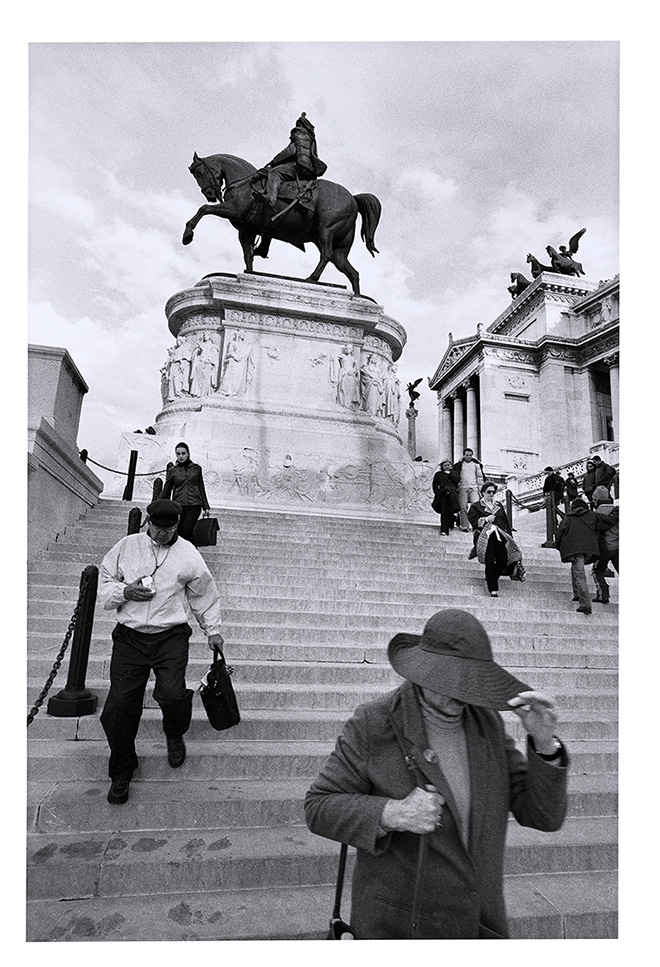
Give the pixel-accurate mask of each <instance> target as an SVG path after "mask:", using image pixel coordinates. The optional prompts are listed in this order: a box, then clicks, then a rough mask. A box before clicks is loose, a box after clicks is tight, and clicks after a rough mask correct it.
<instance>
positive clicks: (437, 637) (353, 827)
mask: <svg viewBox="0 0 660 967" xmlns="http://www.w3.org/2000/svg"><path fill="white" fill-rule="evenodd" d="M388 655H389V660H390V663H391V664H392V667H393V668H394V670H395V671H397V672H398V673H399V675H401V676H402V677H403V678H404V679H406V680H405V681H404V682H403V683H402V684H401V685H400V686H399V687H398V688H396V689H395V690H394V691H393V692H390V693H388V694H386V695H384V696H382V697H381V698H378V699H376V700H375V701H372V702H369V703H367V704H365V705H362V706H360V707H359V708H358V709H357V710H356V712H355V714H354V715H353V717H352V718H351V719H350V720H349V721H348V722H347V724H346V726H345V727H344V731H343V732H342V734H341V735H340V737H339V739H338V740H337V744H336V746H335V750H334V752H333V753H332V755H331V756H330V758H329V759H328V760H327V762H326V764H325V766H324V767H323V769H322V770H321V772H320V774H319V776H318V778H317V779H316V780H315V782H314V783H313V785H312V787H311V788H310V790H309V791H308V793H307V796H306V798H305V816H306V820H307V825H308V826H309V828H310V829H311V831H312V832H313V833H317V834H318V835H320V836H326V837H328V838H329V839H334V840H338V841H339V842H342V843H348V844H349V845H352V846H355V847H356V848H357V860H356V864H355V870H354V873H353V893H352V910H351V918H350V919H351V927H352V929H353V931H354V933H355V936H356V938H357V939H359V940H394V939H407V938H409V937H413V938H420V939H444V940H463V939H465V940H467V939H501V938H506V937H508V930H507V921H506V912H505V906H504V897H503V866H504V847H505V837H506V828H507V819H508V814H509V810H510V811H511V812H513V814H514V816H515V818H516V819H517V820H518V822H519V823H520V824H521V825H523V826H531V827H533V828H535V829H540V830H545V831H549V832H551V831H553V830H557V829H559V828H560V826H561V825H562V822H563V820H564V816H565V813H566V773H567V767H568V756H567V754H566V751H565V749H564V746H563V745H562V743H561V742H560V741H559V740H558V739H557V738H556V736H555V734H554V733H555V729H556V722H557V715H556V713H555V711H554V704H553V702H552V700H551V699H549V698H547V697H546V696H544V695H542V694H541V693H540V692H535V691H532V690H531V689H530V688H529V686H528V685H526V684H525V683H524V682H521V681H519V680H518V679H517V678H514V676H513V675H511V674H509V672H507V671H505V669H504V668H502V667H501V666H500V665H497V664H496V663H495V662H494V661H493V655H492V651H491V646H490V641H489V639H488V635H487V633H486V630H485V628H484V627H483V625H482V624H481V623H480V622H479V621H478V620H477V618H475V617H474V615H472V614H470V613H469V612H467V611H462V610H459V609H455V608H451V609H447V610H445V611H439V612H438V613H437V614H435V615H433V617H431V618H430V619H429V620H428V622H427V623H426V626H425V628H424V631H423V633H422V634H421V635H412V634H398V635H395V637H394V638H393V639H392V641H391V642H390V644H389V651H388ZM505 709H513V710H514V711H515V712H516V713H517V714H518V715H519V716H520V719H521V721H522V723H523V725H524V727H525V730H526V731H527V733H528V736H527V755H526V756H523V755H522V753H520V752H519V751H518V750H517V749H516V747H515V744H514V742H513V740H512V739H511V738H510V737H509V736H508V735H507V734H506V732H505V730H504V723H503V721H502V717H501V716H500V714H499V712H498V711H497V710H505Z"/></svg>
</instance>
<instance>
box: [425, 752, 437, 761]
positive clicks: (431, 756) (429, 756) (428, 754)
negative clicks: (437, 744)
mask: <svg viewBox="0 0 660 967" xmlns="http://www.w3.org/2000/svg"><path fill="white" fill-rule="evenodd" d="M422 755H423V756H424V758H425V759H426V761H427V762H437V761H438V757H437V755H436V754H435V752H434V751H433V749H424V752H423V753H422Z"/></svg>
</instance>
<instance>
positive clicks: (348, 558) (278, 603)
mask: <svg viewBox="0 0 660 967" xmlns="http://www.w3.org/2000/svg"><path fill="white" fill-rule="evenodd" d="M129 508H130V505H129V504H127V503H122V502H121V501H110V500H102V501H101V502H100V504H99V505H97V507H96V508H94V510H93V511H91V512H90V513H89V514H87V516H86V517H85V518H84V519H82V520H81V521H79V522H78V523H77V524H76V525H75V526H73V527H72V528H70V529H69V531H68V532H67V534H66V535H65V536H64V537H63V539H62V540H61V541H59V542H57V543H55V544H53V545H51V547H50V548H49V549H48V550H47V551H46V552H45V553H44V554H43V555H42V556H41V558H40V559H38V560H35V561H33V562H32V563H31V564H30V568H29V591H28V595H29V597H28V600H29V606H28V657H29V664H28V696H27V698H28V705H31V704H32V702H33V701H34V699H35V698H36V696H37V694H38V693H39V690H40V689H41V687H42V685H43V683H44V681H45V679H46V676H47V675H48V672H49V670H50V668H51V665H52V661H53V659H54V657H55V655H56V654H57V651H58V648H59V646H60V644H61V642H62V638H63V635H64V631H65V629H66V626H67V624H68V620H69V618H70V615H71V612H72V610H73V604H74V602H75V599H76V596H77V589H78V583H79V580H80V572H81V570H82V569H83V568H84V567H85V566H86V565H87V564H90V563H99V562H100V560H101V558H102V556H103V554H104V553H105V551H106V550H107V549H108V548H109V547H110V546H111V545H112V544H113V543H114V542H115V541H116V540H118V539H119V538H120V537H121V536H123V535H124V534H125V532H126V522H127V516H128V510H129ZM217 516H218V517H219V520H220V532H219V538H218V545H217V547H215V548H204V549H203V551H202V553H203V554H204V556H205V558H206V560H207V562H208V564H209V567H210V568H211V570H212V571H213V573H214V575H215V577H216V580H217V582H218V586H219V590H220V593H221V596H222V600H223V613H224V618H225V624H224V635H225V642H226V644H225V648H226V655H227V658H228V661H229V663H230V664H231V665H233V666H234V669H235V673H234V686H235V689H236V692H237V695H238V699H239V703H240V706H241V710H242V716H243V718H242V721H241V723H240V725H239V726H237V727H236V728H234V729H232V730H230V731H228V732H225V733H218V732H214V731H213V730H212V729H211V727H210V726H209V724H208V722H207V720H206V717H205V714H204V711H203V708H202V705H201V701H200V700H199V698H198V697H196V698H195V704H194V717H193V723H192V727H191V729H190V732H189V733H188V736H187V745H188V758H187V760H186V762H185V764H184V766H183V767H182V768H181V769H178V770H176V771H173V770H172V769H171V768H170V767H169V766H168V764H167V761H166V756H165V742H164V737H163V734H162V731H161V727H160V713H159V711H158V709H157V707H156V706H155V703H154V702H153V698H152V697H151V695H150V689H149V690H148V696H147V699H146V701H145V704H146V708H145V712H144V716H143V720H142V724H141V727H140V733H139V736H138V754H139V755H140V768H139V770H138V772H137V773H136V775H135V777H134V780H133V782H132V784H131V797H130V799H129V802H128V803H127V804H126V805H124V806H110V805H109V804H108V803H107V801H106V793H107V789H108V780H107V778H106V775H107V747H106V744H105V739H104V736H103V732H102V730H101V727H100V724H99V720H98V712H97V713H96V714H94V715H91V716H84V717H80V718H75V719H63V718H53V717H50V716H48V715H47V713H46V711H45V708H42V710H41V711H40V713H39V714H38V715H37V717H36V719H35V720H34V721H33V723H32V725H31V726H30V728H29V730H28V739H29V741H28V940H32V941H93V940H105V941H111V940H213V939H322V938H323V936H324V933H325V930H326V928H327V922H328V919H329V916H330V910H331V907H332V897H333V890H334V886H333V885H334V878H335V875H336V869H337V859H338V852H339V851H338V847H337V844H335V843H332V842H330V841H328V840H324V839H321V838H319V837H315V836H312V835H311V834H310V833H309V832H308V831H307V829H306V827H305V825H304V820H303V812H302V799H303V797H304V794H305V791H306V789H307V788H308V786H309V784H310V782H311V780H312V779H313V778H314V776H315V775H316V772H317V771H318V768H319V766H320V764H321V763H322V762H323V760H324V758H325V756H326V755H327V754H328V752H329V751H330V750H331V748H332V746H333V744H334V739H335V737H336V736H337V734H338V732H339V731H340V729H341V725H342V723H343V722H344V721H345V719H346V718H347V717H348V716H349V715H350V714H351V712H352V710H353V709H354V708H355V706H356V705H358V704H359V703H360V702H363V701H365V700H366V699H368V698H371V697H373V696H375V695H377V694H381V693H382V692H383V691H386V690H389V689H390V688H392V687H395V686H396V684H398V682H399V681H400V679H399V678H398V676H397V675H396V674H395V673H394V671H393V670H392V669H391V668H390V666H389V664H388V663H387V658H386V646H387V642H388V641H389V638H390V637H391V636H392V635H393V634H394V633H395V632H397V631H404V630H406V631H416V632H417V631H421V628H422V627H423V625H424V622H425V620H426V619H427V618H428V617H429V615H430V614H432V613H433V612H434V611H436V610H438V609H440V608H442V607H448V606H459V607H465V608H467V609H469V610H470V611H472V612H473V613H474V614H476V615H477V617H479V618H480V619H481V620H482V621H484V623H485V625H486V627H487V629H488V631H489V633H490V635H491V640H492V643H493V649H494V651H495V655H496V658H497V660H498V661H500V662H501V663H502V664H504V665H505V666H506V667H508V668H510V669H511V670H512V671H513V672H514V674H516V675H517V676H519V677H520V678H522V679H523V680H527V681H529V682H530V684H532V685H534V686H535V687H538V688H539V689H541V690H544V691H547V692H549V693H550V694H552V695H554V697H555V698H556V700H557V704H558V707H559V711H560V734H561V736H562V738H564V739H565V741H566V743H567V745H568V746H569V751H570V754H571V758H572V771H571V780H570V787H569V788H570V803H569V817H568V819H567V821H566V823H565V825H564V827H563V828H562V830H560V831H559V832H557V833H550V834H548V833H539V832H537V831H535V830H528V829H522V828H521V827H519V826H518V825H517V824H516V823H515V821H513V820H512V821H511V825H510V832H509V839H508V848H507V856H506V881H505V887H506V896H507V905H508V911H509V919H510V926H511V932H512V935H513V936H514V937H519V938H559V937H569V938H587V937H589V938H606V937H615V936H616V930H617V927H616V923H617V917H616V909H617V902H616V865H617V863H616V860H617V858H616V852H617V848H616V843H617V824H616V800H617V778H616V768H617V617H618V615H617V612H618V606H617V604H616V601H617V593H618V588H617V584H618V582H617V581H616V580H613V581H612V582H611V584H612V601H613V603H612V604H611V605H609V606H607V607H605V606H599V605H594V609H595V610H594V614H593V615H592V616H591V617H585V616H584V615H580V614H576V613H575V607H576V605H575V604H574V603H573V602H572V601H571V584H570V574H569V569H568V567H567V566H565V565H562V564H561V563H560V561H559V555H558V554H557V552H556V551H554V550H549V549H544V548H542V547H541V546H540V545H541V543H542V542H543V539H544V534H543V527H544V517H543V514H532V515H528V516H526V517H525V516H522V515H521V516H520V517H519V518H518V519H517V520H516V523H515V526H516V527H517V528H518V535H517V536H518V539H519V541H520V543H521V545H522V546H523V549H524V553H525V565H526V569H527V578H528V579H527V581H526V583H525V584H519V583H514V582H511V581H509V580H508V579H504V580H503V581H502V582H501V592H500V597H499V598H498V599H491V598H490V597H488V596H487V594H486V588H485V582H484V579H483V568H482V567H481V566H480V565H479V564H478V563H477V562H476V561H468V560H467V551H468V549H469V547H470V537H469V535H467V534H463V533H461V532H458V531H455V532H453V533H452V535H451V536H450V537H449V538H442V539H441V538H440V537H439V535H438V528H437V526H430V525H426V524H410V523H396V522H394V523H393V522H392V521H381V522H379V521H373V520H370V521H362V520H359V519H347V518H336V517H334V518H324V517H320V516H314V517H309V516H305V515H304V514H300V515H297V514H292V513H286V514H283V513H262V512H259V513H257V512H253V513H249V512H245V511H237V510H233V511H218V512H217ZM596 609H600V610H596ZM113 624H114V619H113V618H112V617H110V616H109V615H107V614H105V613H103V612H101V611H100V609H99V608H97V613H96V619H95V624H94V633H93V638H92V647H91V654H90V661H89V668H88V675H87V684H88V686H89V687H90V688H91V689H92V691H94V692H95V693H97V694H98V695H99V709H100V707H101V706H102V701H103V698H104V695H105V692H106V689H107V684H108V666H109V657H110V629H111V627H112V625H113ZM208 661H209V652H208V649H207V646H206V641H205V639H204V638H203V637H202V636H200V634H199V632H198V631H196V632H195V633H194V635H193V639H192V646H191V662H190V665H189V676H188V678H189V684H190V686H191V687H196V685H197V683H198V681H199V679H200V678H201V676H202V675H203V674H204V672H205V670H206V668H207V666H208ZM65 678H66V662H65V666H64V668H63V669H62V670H61V672H60V675H59V676H58V679H56V681H55V684H54V686H53V688H52V690H51V694H54V693H55V692H56V691H57V690H58V689H59V688H62V687H63V686H64V683H65ZM505 718H506V720H507V725H508V726H509V727H510V731H511V732H512V734H514V735H515V736H516V738H517V739H518V740H519V741H520V742H522V740H523V735H522V732H521V730H520V728H519V725H518V721H517V719H516V718H515V716H513V714H511V713H505ZM347 895H348V894H347ZM345 905H346V913H348V901H347V902H346V904H345Z"/></svg>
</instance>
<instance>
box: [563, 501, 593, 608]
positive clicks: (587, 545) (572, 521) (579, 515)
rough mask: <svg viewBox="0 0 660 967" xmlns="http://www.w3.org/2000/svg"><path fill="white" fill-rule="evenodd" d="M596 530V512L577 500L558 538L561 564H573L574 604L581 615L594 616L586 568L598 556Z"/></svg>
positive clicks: (572, 505)
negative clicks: (577, 602) (576, 603)
mask: <svg viewBox="0 0 660 967" xmlns="http://www.w3.org/2000/svg"><path fill="white" fill-rule="evenodd" d="M596 526H597V521H596V515H595V514H594V512H593V510H589V508H588V506H587V504H586V503H585V501H584V500H582V498H580V497H578V499H577V500H574V501H573V503H572V504H571V509H570V510H569V511H568V513H567V514H566V516H565V517H564V518H563V519H562V521H561V523H560V524H559V527H558V528H557V534H556V536H555V545H556V547H557V550H558V551H559V553H560V555H561V559H562V561H563V562H564V563H566V562H570V564H571V581H572V583H573V600H574V601H579V605H578V607H577V608H576V611H579V612H581V613H582V614H591V598H590V597H589V590H588V588H587V576H586V574H585V570H584V566H585V564H591V563H592V562H593V561H596V560H597V559H598V556H599V547H598V535H597V530H596Z"/></svg>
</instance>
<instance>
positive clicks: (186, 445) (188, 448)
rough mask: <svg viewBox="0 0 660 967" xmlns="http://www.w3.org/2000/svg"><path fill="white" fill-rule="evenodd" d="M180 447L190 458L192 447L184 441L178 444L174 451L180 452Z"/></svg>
mask: <svg viewBox="0 0 660 967" xmlns="http://www.w3.org/2000/svg"><path fill="white" fill-rule="evenodd" d="M179 447H183V449H184V450H187V452H188V456H190V447H189V446H188V444H187V443H184V442H183V440H182V441H181V443H177V445H176V446H175V447H174V449H175V450H178V449H179Z"/></svg>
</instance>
